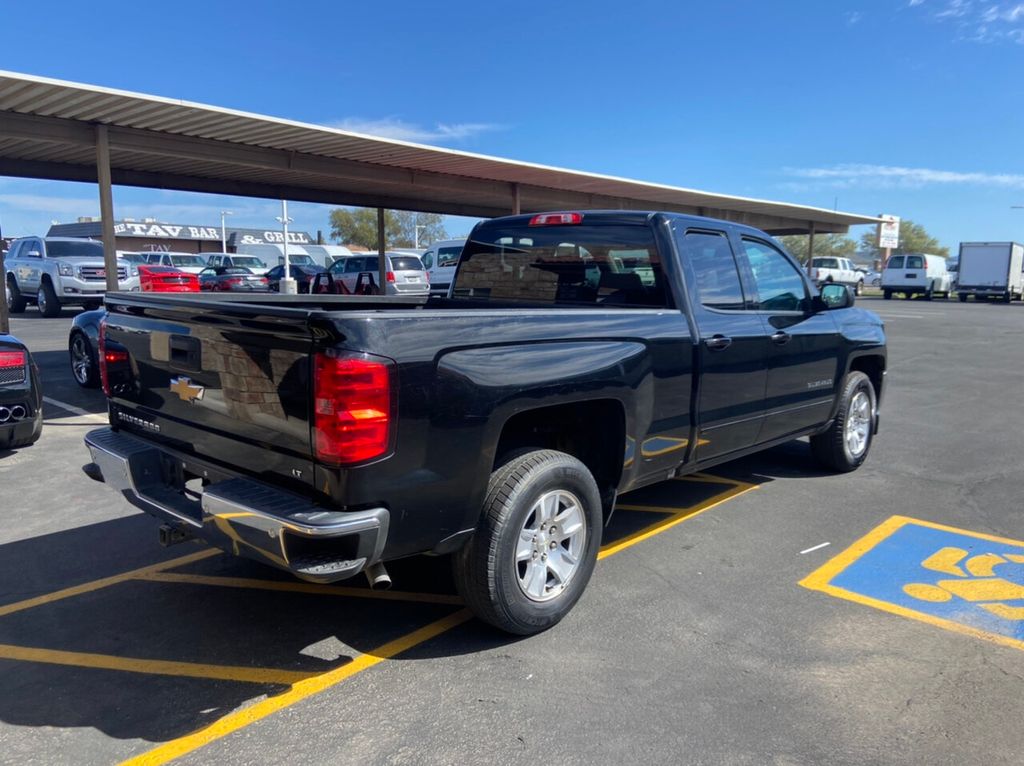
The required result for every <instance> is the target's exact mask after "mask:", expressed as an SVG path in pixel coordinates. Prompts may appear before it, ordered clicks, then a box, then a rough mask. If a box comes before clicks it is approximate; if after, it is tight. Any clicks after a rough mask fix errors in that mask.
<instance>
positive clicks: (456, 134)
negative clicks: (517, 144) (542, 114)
mask: <svg viewBox="0 0 1024 766" xmlns="http://www.w3.org/2000/svg"><path fill="white" fill-rule="evenodd" d="M330 126H331V127H333V128H339V129H341V130H348V131H351V132H353V133H364V134H366V135H370V136H380V137H381V138H393V139H396V140H399V141H413V142H418V143H431V142H440V143H449V142H458V141H464V140H466V139H469V138H473V137H475V136H477V135H479V134H481V133H486V132H488V131H492V130H499V129H500V126H498V125H492V124H490V123H486V122H456V123H450V124H449V123H442V122H439V123H437V124H436V125H434V127H432V128H429V127H424V126H421V125H415V124H413V123H411V122H405V121H404V120H399V119H396V118H393V117H385V118H382V119H376V120H374V119H361V118H359V117H347V118H345V119H344V120H337V121H336V122H332V123H330Z"/></svg>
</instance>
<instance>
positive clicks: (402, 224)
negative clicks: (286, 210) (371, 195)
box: [329, 207, 448, 250]
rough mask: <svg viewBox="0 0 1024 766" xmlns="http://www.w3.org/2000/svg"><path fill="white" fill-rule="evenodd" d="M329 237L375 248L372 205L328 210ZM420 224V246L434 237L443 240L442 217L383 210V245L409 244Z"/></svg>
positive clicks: (433, 239) (397, 245)
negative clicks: (329, 211) (370, 206)
mask: <svg viewBox="0 0 1024 766" xmlns="http://www.w3.org/2000/svg"><path fill="white" fill-rule="evenodd" d="M329 222H330V225H331V238H332V239H334V241H335V242H341V243H342V244H348V245H360V246H362V247H365V248H369V249H370V250H376V249H377V210H376V209H375V208H367V207H357V208H346V207H339V208H335V209H334V210H332V211H331V214H330V218H329ZM417 226H419V227H420V236H419V244H420V246H421V247H423V246H425V245H427V244H430V243H431V242H434V241H435V240H438V239H446V238H447V237H448V233H447V232H446V231H445V228H444V216H442V215H438V214H436V213H411V212H409V211H407V210H385V211H384V244H385V247H389V248H394V247H413V246H414V245H415V243H416V227H417Z"/></svg>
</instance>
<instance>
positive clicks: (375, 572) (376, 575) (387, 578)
mask: <svg viewBox="0 0 1024 766" xmlns="http://www.w3.org/2000/svg"><path fill="white" fill-rule="evenodd" d="M366 579H367V580H369V581H370V590H390V589H391V575H389V574H388V570H386V569H385V568H384V565H383V564H381V563H380V562H379V561H378V562H377V563H376V564H373V565H372V566H369V567H367V568H366Z"/></svg>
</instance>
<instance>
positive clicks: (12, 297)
mask: <svg viewBox="0 0 1024 766" xmlns="http://www.w3.org/2000/svg"><path fill="white" fill-rule="evenodd" d="M26 303H27V301H26V300H25V296H24V295H22V294H21V290H19V289H18V283H17V282H15V281H14V275H13V274H8V275H7V310H8V311H10V312H11V313H12V314H21V313H24V311H25V304H26Z"/></svg>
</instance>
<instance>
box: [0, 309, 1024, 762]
mask: <svg viewBox="0 0 1024 766" xmlns="http://www.w3.org/2000/svg"><path fill="white" fill-rule="evenodd" d="M858 305H860V306H862V307H865V308H869V309H872V310H876V311H878V313H879V314H880V315H881V316H882V317H883V318H884V319H885V321H886V328H887V332H888V334H889V342H890V368H889V369H890V372H889V379H888V388H887V390H886V393H885V399H884V402H883V408H882V429H881V433H880V434H879V436H878V438H877V440H876V442H875V444H874V447H873V449H872V453H871V455H870V456H869V458H868V460H867V463H866V464H865V465H864V466H863V467H862V468H861V469H860V470H859V471H857V472H855V473H852V474H846V475H841V476H838V475H829V474H824V473H822V472H820V471H818V470H816V469H815V468H814V467H813V465H812V464H811V462H810V459H809V455H808V450H807V445H806V444H805V443H800V442H794V443H792V444H789V445H785V446H783V447H780V448H777V449H774V450H771V451H769V452H766V453H762V454H760V455H756V456H753V457H750V458H746V459H743V460H740V461H737V462H735V463H731V464H727V465H724V466H720V467H719V468H717V469H715V471H714V472H713V475H700V476H697V477H693V478H690V479H686V480H678V481H672V482H666V483H665V484H662V485H659V486H657V487H653V488H649V489H647V490H643V491H641V492H638V493H632V494H631V495H628V496H624V497H622V498H621V500H620V506H619V510H618V511H617V512H616V515H615V518H614V520H613V523H612V527H611V528H610V529H609V530H608V531H607V532H606V535H605V540H606V546H605V549H604V552H603V554H602V561H601V563H600V564H599V565H598V568H597V571H596V573H595V576H594V579H593V580H592V581H591V584H590V586H589V588H588V591H587V593H586V595H585V596H584V597H583V599H582V600H581V601H580V603H579V604H578V605H577V607H576V608H575V610H574V611H573V612H572V613H571V614H570V615H569V617H568V618H566V620H565V621H564V622H563V623H561V624H560V625H559V626H557V627H556V628H554V629H552V630H550V631H548V632H546V633H544V634H541V635H539V636H534V637H531V638H526V639H514V638H510V637H508V636H504V635H501V634H499V633H496V632H494V631H492V630H490V629H488V628H486V627H484V626H482V625H481V624H479V623H477V622H476V621H474V620H472V619H469V617H468V615H467V614H466V612H465V611H464V610H463V608H462V607H461V605H460V604H459V603H458V599H457V598H456V597H455V596H454V595H453V590H452V587H451V583H450V581H449V579H448V574H447V569H446V563H445V561H444V560H442V559H428V558H424V559H419V560H410V561H405V562H400V563H399V564H396V565H395V566H394V567H391V569H392V576H393V579H394V581H395V591H392V592H389V593H386V594H383V595H382V594H377V593H371V592H369V591H367V590H366V589H365V588H364V587H363V582H357V581H351V582H348V583H344V584H342V586H340V587H339V586H310V585H306V584H302V583H298V582H296V581H294V580H290V579H288V578H286V577H284V576H282V575H280V574H278V573H277V572H274V571H271V570H268V569H266V568H263V567H261V566H259V565H257V564H253V563H248V562H245V561H240V560H233V559H231V558H229V557H227V556H224V555H220V554H218V553H216V552H213V551H210V550H209V549H207V548H202V547H199V546H196V545H192V544H185V545H179V546H175V547H172V548H168V549H164V548H161V547H159V545H158V544H157V535H156V527H157V524H156V522H155V521H153V520H151V519H150V518H149V517H147V516H144V515H142V514H140V513H138V512H136V511H135V510H134V509H133V508H131V507H130V506H128V505H127V504H126V503H124V502H122V501H120V500H119V499H118V498H116V497H115V496H114V495H113V493H111V492H110V491H109V490H108V489H106V488H105V487H103V486H102V485H99V484H95V483H93V482H92V481H90V480H89V479H88V478H87V477H86V476H85V475H84V474H82V472H81V470H80V466H81V465H82V464H83V463H84V462H86V460H87V455H86V452H85V450H84V448H83V447H82V445H81V439H82V436H83V435H84V433H85V432H86V431H87V430H88V429H89V428H92V427H95V426H96V425H98V424H102V422H103V421H104V417H103V415H102V414H95V413H103V412H104V405H103V399H102V395H101V394H100V393H98V392H97V391H84V390H82V389H79V388H78V387H77V386H76V385H75V384H74V382H73V381H72V379H71V376H70V372H69V370H68V367H67V352H66V343H67V330H68V327H69V324H70V319H71V317H72V316H73V313H72V312H71V311H66V312H65V315H64V316H62V317H59V318H56V319H51V320H47V319H42V318H41V317H39V316H38V315H37V314H36V313H35V311H34V309H31V308H30V309H29V311H28V312H27V313H25V314H23V315H21V316H18V317H15V318H14V320H13V322H12V332H13V333H14V334H15V335H16V336H18V337H20V338H21V339H22V340H23V341H25V342H27V343H28V345H29V347H30V348H31V349H32V351H33V353H34V355H35V357H36V360H37V362H38V364H39V366H40V369H41V374H42V378H43V381H44V389H45V390H44V393H45V395H46V397H47V401H46V408H45V412H46V425H45V426H44V430H43V436H42V439H41V440H40V441H39V442H38V443H37V444H36V445H34V446H32V447H30V448H27V449H24V450H20V451H17V452H13V453H3V454H2V455H0V493H2V494H0V497H2V498H3V500H2V503H0V507H2V508H3V510H4V513H3V517H4V522H5V523H4V524H3V526H2V527H0V743H2V747H0V762H3V763H19V764H22V763H47V764H50V763H72V762H73V763H83V764H85V763H88V764H92V763H95V764H108V763H117V762H123V761H128V762H136V763H166V762H169V761H171V760H174V761H175V762H176V763H196V764H198V763H209V762H219V763H231V764H234V763H239V764H246V763H283V762H292V761H299V760H305V761H307V762H332V763H358V764H376V763H382V764H383V763H388V764H399V763H415V764H424V763H439V764H441V763H463V764H475V763H481V764H482V763H508V762H513V761H515V762H523V761H532V762H537V761H540V760H545V761H546V760H551V761H555V762H563V763H595V762H597V763H601V762H624V763H636V762H641V761H644V762H651V763H709V764H710V763H738V764H747V763H749V764H763V763H776V764H804V763H806V764H820V763H834V764H865V763H906V762H914V763H929V764H946V763H949V764H952V763H964V762H971V763H975V762H979V763H980V762H985V763H987V764H1019V763H1020V762H1021V759H1022V754H1021V753H1022V748H1021V743H1020V737H1019V722H1020V721H1021V720H1022V719H1024V699H1022V697H1024V695H1021V693H1020V689H1021V684H1022V681H1024V613H1022V612H1020V611H1019V609H1020V607H1021V606H1024V547H1022V546H1024V543H1021V544H1019V545H1018V544H1017V543H1016V542H1015V541H1017V540H1021V539H1022V538H1024V522H1022V519H1021V508H1020V496H1021V491H1020V484H1019V475H1020V466H1021V459H1020V457H1021V455H1022V454H1024V429H1022V428H1021V425H1022V422H1021V416H1020V414H1019V411H1018V410H1019V408H1018V407H1017V405H1016V393H1017V388H1018V386H1019V378H1020V372H1021V370H1024V346H1022V344H1021V343H1020V340H1019V339H1020V337H1021V336H1022V331H1024V305H1021V304H1011V305H1002V304H975V303H967V304H958V303H955V302H946V301H934V302H925V301H923V300H914V301H900V300H893V301H882V300H880V299H870V298H869V299H862V300H860V301H859V302H858ZM68 408H71V409H68ZM1015 557H1017V558H1015ZM1015 610H1018V611H1015ZM1018 618H1019V619H1018Z"/></svg>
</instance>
